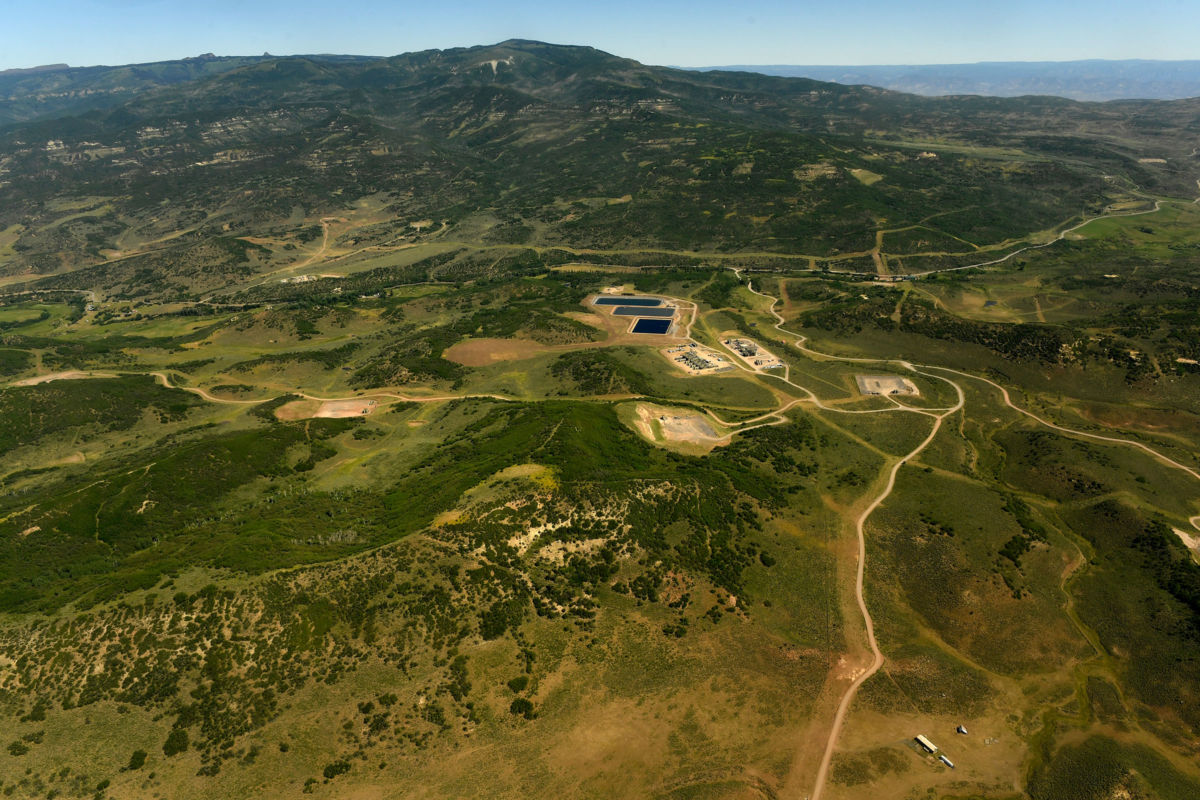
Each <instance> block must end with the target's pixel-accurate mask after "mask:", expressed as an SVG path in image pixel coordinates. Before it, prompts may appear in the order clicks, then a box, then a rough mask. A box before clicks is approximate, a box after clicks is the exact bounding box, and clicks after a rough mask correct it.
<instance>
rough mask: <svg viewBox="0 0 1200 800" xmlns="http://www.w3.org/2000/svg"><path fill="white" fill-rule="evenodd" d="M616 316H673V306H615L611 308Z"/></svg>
mask: <svg viewBox="0 0 1200 800" xmlns="http://www.w3.org/2000/svg"><path fill="white" fill-rule="evenodd" d="M613 315H614V316H617V317H673V316H675V309H673V308H646V307H644V306H617V307H616V308H614V309H613Z"/></svg>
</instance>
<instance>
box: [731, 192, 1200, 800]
mask: <svg viewBox="0 0 1200 800" xmlns="http://www.w3.org/2000/svg"><path fill="white" fill-rule="evenodd" d="M1158 208H1159V206H1158V203H1157V202H1156V203H1155V208H1154V211H1157V210H1158ZM1147 213H1152V212H1151V211H1140V212H1133V213H1129V214H1113V215H1109V216H1134V215H1137V214H1147ZM1094 221H1095V219H1093V220H1088V221H1087V222H1082V223H1080V224H1079V225H1076V226H1074V227H1072V228H1068V229H1067V230H1065V231H1063V232H1062V233H1061V234H1060V235H1059V236H1058V238H1057V239H1055V240H1054V241H1061V240H1062V238H1063V237H1064V236H1066V234H1068V233H1070V232H1071V231H1073V230H1075V229H1077V228H1079V227H1082V226H1083V225H1086V224H1088V222H1094ZM1047 244H1053V242H1048V243H1047ZM1037 246H1038V247H1044V246H1046V245H1037ZM1025 249H1030V248H1025ZM1018 252H1020V251H1018ZM1013 255H1016V253H1015V252H1014V253H1010V254H1009V255H1008V256H1006V257H1005V258H1006V259H1007V258H1011V257H1012V256H1013ZM1000 260H1005V259H1000ZM989 263H995V262H989ZM977 266H982V265H977ZM733 271H734V273H735V274H736V275H737V276H738V278H739V279H742V278H743V277H744V276H743V275H742V272H741V269H734V270H733ZM746 288H747V289H748V290H749V291H750V292H751V293H752V294H756V295H758V296H759V297H762V298H765V299H767V300H770V301H771V305H770V306H769V307H768V309H767V310H768V311H769V312H770V313H771V315H772V316H774V317H775V319H776V320H777V322H776V324H775V325H774V328H775V330H777V331H779V333H781V334H783V335H784V336H785V337H793V341H792V345H793V346H794V347H796V348H797V349H798V350H800V351H801V352H803V353H805V354H807V355H810V356H815V357H818V358H823V359H829V360H834V361H845V362H852V363H875V364H889V365H895V366H898V367H901V368H902V369H905V370H908V371H912V372H916V373H917V374H920V375H925V376H926V377H930V378H937V379H939V380H942V381H945V382H946V383H949V384H950V385H951V386H953V387H954V390H955V393H956V394H957V396H958V402H957V403H956V404H955V405H954V406H953V407H952V408H949V409H916V408H911V407H909V406H903V405H902V404H899V403H897V405H899V406H900V408H902V409H905V410H908V411H914V412H918V413H924V414H927V415H929V416H934V417H935V422H934V426H933V430H931V431H930V433H929V435H928V436H927V437H926V438H925V439H924V441H922V442H921V443H920V444H919V445H918V446H917V447H916V448H914V449H913V450H912V451H911V452H910V453H909V454H908V455H907V456H905V457H904V458H903V459H900V460H899V461H897V462H896V463H895V464H893V465H892V468H891V470H890V472H889V474H888V480H887V484H886V485H885V487H884V489H883V491H882V492H881V493H880V494H879V495H878V496H877V497H876V498H875V499H874V500H873V501H872V502H871V504H870V505H868V506H867V507H866V508H865V509H864V510H863V511H862V513H861V514H859V516H858V518H857V519H856V520H855V530H856V533H857V538H858V566H857V572H856V577H855V586H854V596H855V601H856V602H857V604H858V608H859V611H860V612H861V613H862V617H863V625H864V627H865V631H866V638H867V643H868V645H869V646H870V650H871V654H872V660H871V663H870V664H869V665H868V666H867V667H866V668H865V669H863V670H862V671H861V672H860V673H858V675H857V676H856V677H855V679H854V681H853V682H852V683H851V684H850V686H849V687H847V689H846V691H845V693H844V694H843V695H842V699H841V702H840V703H839V704H838V708H837V712H836V713H835V715H834V718H833V721H832V722H831V724H830V730H829V737H828V739H827V740H826V745H825V752H824V755H823V756H822V759H821V762H820V765H819V766H818V768H817V774H816V778H815V781H814V784H813V789H812V793H811V794H810V795H808V796H807V797H808V798H809V800H820V798H821V796H822V794H823V793H824V791H825V785H826V783H827V780H828V775H829V765H830V763H831V762H832V760H833V755H834V752H835V751H836V749H837V740H838V737H839V735H840V734H841V730H842V726H843V724H844V723H845V719H846V714H847V713H848V711H849V709H850V706H851V704H852V703H853V701H854V697H855V695H856V694H857V693H858V689H859V687H860V686H862V684H863V683H864V682H866V681H867V679H869V678H870V677H871V676H872V675H874V674H875V673H876V672H878V671H879V669H880V668H881V667H882V666H883V663H884V656H883V654H882V652H881V651H880V650H879V646H878V643H877V641H876V638H875V621H874V619H873V618H872V617H871V612H870V609H869V608H868V607H867V604H866V600H865V597H864V594H863V583H864V577H865V574H866V536H865V533H864V527H865V525H866V522H867V520H868V519H869V518H870V516H871V514H872V513H873V512H874V511H875V510H876V509H877V508H879V506H880V505H882V504H883V502H884V501H885V500H886V499H887V498H888V496H889V495H890V494H891V493H892V490H893V488H895V485H896V475H897V474H898V473H899V471H900V468H901V467H902V466H904V465H905V464H906V463H907V462H908V461H910V460H911V459H913V458H915V457H916V456H917V455H919V454H920V453H921V452H922V451H923V450H924V449H925V448H926V447H928V446H929V444H930V442H932V441H933V439H934V437H935V436H936V435H937V433H938V432H939V431H940V430H941V425H942V422H943V421H944V420H945V419H946V417H948V416H950V415H951V414H953V413H956V412H957V411H959V410H961V409H963V408H964V407H965V405H966V398H965V395H964V393H963V390H962V386H960V385H959V384H958V383H956V382H955V381H952V380H950V379H949V378H945V377H942V376H941V375H935V374H932V373H929V372H926V371H925V370H936V371H938V372H949V373H951V374H953V375H958V376H961V377H964V378H969V379H971V380H977V381H982V382H983V383H986V384H988V385H990V386H992V387H993V388H995V389H997V390H998V391H999V392H1000V396H1001V398H1002V399H1003V400H1004V404H1005V405H1006V406H1008V407H1009V408H1011V409H1012V410H1013V411H1016V412H1017V413H1019V414H1022V415H1024V416H1026V417H1028V418H1029V419H1032V420H1033V421H1035V422H1037V423H1038V424H1040V425H1044V426H1046V427H1048V428H1050V429H1052V430H1055V431H1058V432H1060V433H1063V434H1066V435H1068V436H1081V437H1084V438H1088V439H1095V440H1099V441H1103V442H1109V443H1112V444H1119V445H1128V446H1130V447H1135V448H1137V449H1139V450H1141V451H1143V452H1144V453H1146V454H1148V455H1150V456H1152V457H1153V458H1155V459H1157V460H1158V461H1160V462H1162V463H1163V464H1166V465H1167V466H1170V467H1172V468H1175V469H1178V470H1181V471H1183V472H1185V473H1187V474H1188V475H1191V476H1192V477H1194V478H1196V479H1197V480H1200V471H1198V470H1196V469H1194V468H1192V467H1189V466H1187V465H1186V464H1182V463H1180V462H1178V461H1176V460H1174V459H1173V458H1170V457H1168V456H1166V455H1163V454H1162V453H1160V452H1158V451H1157V450H1155V449H1154V448H1152V447H1149V446H1147V445H1145V444H1142V443H1141V442H1138V441H1133V440H1131V439H1123V438H1121V437H1118V436H1104V435H1102V434H1097V433H1089V432H1087V431H1077V430H1074V429H1072V428H1066V427H1063V426H1061V425H1057V424H1055V423H1053V422H1050V421H1049V420H1046V419H1043V418H1042V417H1039V416H1037V415H1036V414H1034V413H1033V412H1031V411H1028V410H1026V409H1024V408H1021V407H1020V406H1018V405H1016V404H1015V403H1013V402H1012V398H1011V397H1010V396H1009V394H1008V390H1007V389H1005V388H1004V387H1003V386H1001V385H1000V384H998V383H996V382H995V381H992V380H990V379H988V378H984V377H982V376H979V375H972V374H970V373H968V372H961V371H959V370H956V369H950V368H948V367H939V366H934V365H924V364H922V365H914V364H912V363H910V362H908V361H904V360H900V359H885V358H852V357H848V356H835V355H831V354H829V353H821V352H819V351H816V350H812V349H810V348H808V347H806V346H805V342H806V341H807V338H806V337H805V336H804V335H803V334H799V333H796V332H795V331H789V330H787V329H785V328H784V327H783V325H784V324H785V323H786V322H787V320H785V319H784V318H783V316H782V315H781V314H779V312H778V311H776V308H775V307H776V306H777V305H778V303H779V299H778V298H777V297H774V296H772V295H769V294H765V293H763V292H760V291H757V290H756V289H755V288H754V287H753V285H752V284H751V282H750V281H749V280H748V279H747V280H746ZM787 382H788V383H789V384H791V385H793V386H797V384H794V383H792V382H791V381H790V380H788V381H787ZM797 388H800V389H801V390H803V391H805V392H806V393H807V395H808V397H810V398H812V400H813V401H814V402H815V403H816V405H817V406H818V407H819V408H823V409H825V410H828V411H841V412H846V413H851V412H850V411H849V410H847V409H835V408H829V407H827V406H825V405H824V404H822V403H821V402H820V401H819V400H818V399H817V398H816V396H815V395H814V394H813V393H812V392H811V391H809V390H807V389H804V387H799V386H797ZM878 410H883V411H892V410H898V409H878ZM937 412H940V413H937ZM860 413H861V412H860ZM1189 521H1190V522H1191V524H1192V525H1193V526H1195V527H1196V528H1197V529H1198V530H1200V515H1197V516H1195V517H1192V518H1191V519H1190V520H1189Z"/></svg>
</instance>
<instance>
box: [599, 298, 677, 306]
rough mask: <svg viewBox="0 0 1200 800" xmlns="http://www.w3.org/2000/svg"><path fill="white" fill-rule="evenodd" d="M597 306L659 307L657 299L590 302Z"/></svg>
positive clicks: (602, 299)
mask: <svg viewBox="0 0 1200 800" xmlns="http://www.w3.org/2000/svg"><path fill="white" fill-rule="evenodd" d="M592 304H593V305H597V306H661V305H662V300H659V299H658V298H657V297H597V298H596V299H595V300H593V301H592Z"/></svg>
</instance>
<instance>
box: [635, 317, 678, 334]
mask: <svg viewBox="0 0 1200 800" xmlns="http://www.w3.org/2000/svg"><path fill="white" fill-rule="evenodd" d="M672 322H673V320H669V319H639V320H638V321H637V322H635V323H634V324H633V331H632V332H633V333H666V332H667V331H669V330H671V324H672Z"/></svg>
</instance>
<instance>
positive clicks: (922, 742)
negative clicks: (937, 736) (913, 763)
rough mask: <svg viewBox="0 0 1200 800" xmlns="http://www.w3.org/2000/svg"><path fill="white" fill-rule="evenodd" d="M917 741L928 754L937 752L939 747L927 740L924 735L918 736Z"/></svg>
mask: <svg viewBox="0 0 1200 800" xmlns="http://www.w3.org/2000/svg"><path fill="white" fill-rule="evenodd" d="M916 739H917V744H919V745H921V747H924V748H925V750H926V752H929V753H936V752H937V750H938V746H937V745H936V744H934V743H933V742H931V741H929V740H928V739H926V738H925V737H924V736H923V735H921V734H917V737H916Z"/></svg>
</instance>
